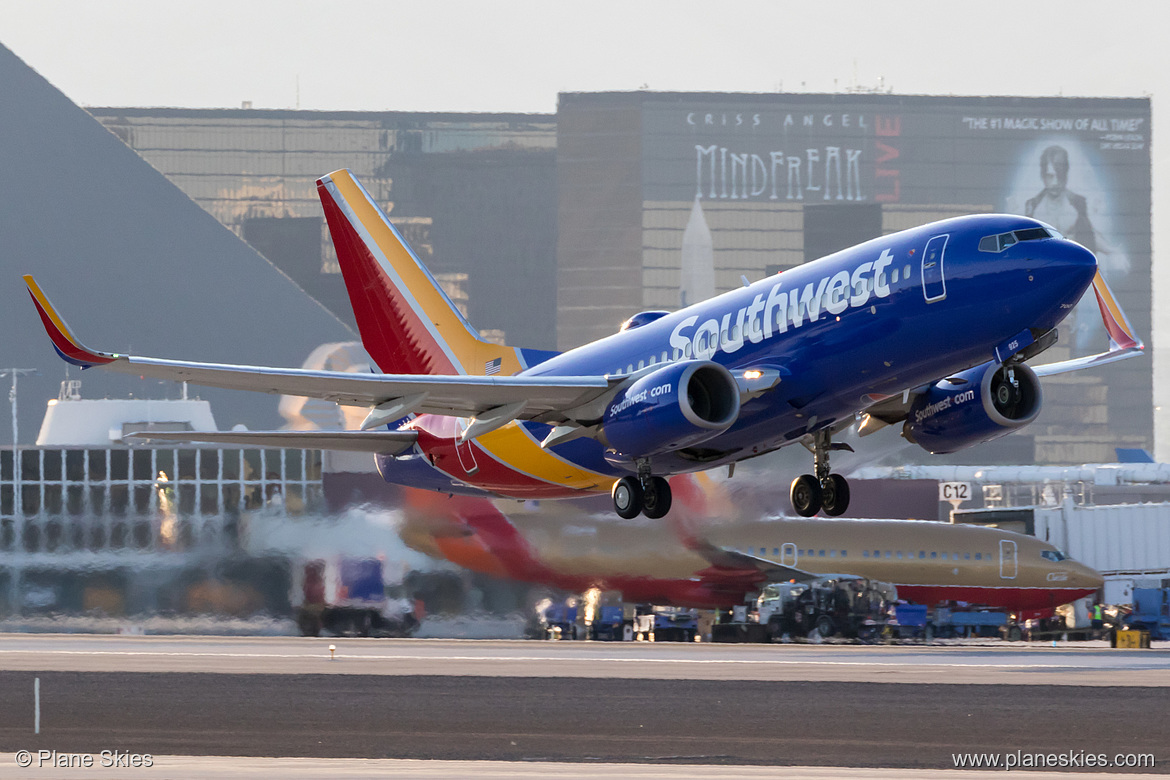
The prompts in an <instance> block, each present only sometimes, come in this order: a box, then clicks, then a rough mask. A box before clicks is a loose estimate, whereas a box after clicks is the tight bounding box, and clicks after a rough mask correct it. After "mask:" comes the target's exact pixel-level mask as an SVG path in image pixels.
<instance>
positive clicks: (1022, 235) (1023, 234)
mask: <svg viewBox="0 0 1170 780" xmlns="http://www.w3.org/2000/svg"><path fill="white" fill-rule="evenodd" d="M1051 237H1052V236H1050V235H1049V234H1048V231H1047V230H1045V229H1044V228H1028V229H1027V230H1017V231H1016V239H1017V240H1019V241H1039V240H1040V239H1042V238H1051Z"/></svg>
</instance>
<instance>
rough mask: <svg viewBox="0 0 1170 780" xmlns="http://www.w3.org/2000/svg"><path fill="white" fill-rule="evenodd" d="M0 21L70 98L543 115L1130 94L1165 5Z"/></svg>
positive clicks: (486, 6) (1139, 90)
mask: <svg viewBox="0 0 1170 780" xmlns="http://www.w3.org/2000/svg"><path fill="white" fill-rule="evenodd" d="M0 20H2V23H0V42H2V43H3V44H4V45H5V46H8V47H9V48H11V49H12V50H13V51H15V52H16V54H18V55H19V56H20V57H22V58H23V59H24V60H25V61H26V62H27V63H29V64H30V65H31V66H32V67H34V68H36V69H37V70H38V71H40V73H41V74H42V75H44V76H45V77H47V78H48V79H49V80H50V81H51V82H53V83H54V84H55V85H56V86H58V87H59V88H61V89H62V90H63V91H64V92H65V93H66V94H67V95H68V96H69V97H71V98H72V99H73V100H74V101H76V102H78V103H80V104H82V105H136V106H137V105H143V106H192V107H233V106H239V105H240V103H241V101H244V100H251V101H252V102H253V105H254V106H256V107H257V108H291V107H296V106H297V105H298V104H299V106H300V107H301V108H311V109H361V110H377V109H390V110H415V111H543V112H552V111H554V110H555V108H556V96H557V93H558V92H563V91H596V90H631V89H638V88H639V87H641V86H642V85H648V87H649V88H650V89H653V90H678V91H708V90H710V91H749V92H772V91H777V90H781V89H782V90H786V91H833V90H834V89H844V88H846V87H849V86H852V85H854V84H861V85H864V86H875V85H877V84H878V81H879V79H884V84H885V85H887V86H892V87H893V88H894V90H896V91H897V92H900V93H944V94H974V95H982V94H1020V95H1055V94H1063V95H1091V96H1136V95H1142V94H1147V93H1153V92H1156V91H1157V88H1158V86H1159V84H1160V82H1161V81H1163V80H1165V79H1166V78H1167V75H1166V71H1167V69H1166V68H1165V67H1164V66H1165V65H1166V63H1167V60H1168V57H1167V54H1166V44H1165V43H1164V32H1165V29H1166V22H1167V21H1168V20H1170V6H1168V5H1167V4H1166V3H1163V2H1130V3H1124V4H1116V5H1108V4H1102V3H1100V2H1081V1H1079V0H1061V1H1060V2H1027V0H1024V1H1023V2H1020V1H1019V0H1016V1H1015V2H987V1H986V0H984V1H983V2H978V3H974V2H962V3H959V2H945V1H944V0H932V1H931V2H834V1H833V0H805V2H800V3H794V2H781V0H772V1H771V2H734V0H721V1H719V2H716V1H715V0H708V2H693V1H690V0H671V1H670V2H658V1H654V2H636V1H635V0H624V1H623V2H607V1H606V0H601V1H600V2H589V3H580V2H577V3H571V2H555V1H554V0H518V1H516V2H486V1H481V2H467V1H465V0H459V1H458V2H442V1H441V0H440V1H438V2H436V1H435V0H423V1H421V2H419V1H416V2H410V3H406V2H388V1H386V0H383V1H382V2H369V1H365V2H363V1H360V0H330V1H329V2H325V1H324V0H321V1H319V2H305V1H304V0H228V1H225V0H199V1H198V2H193V1H192V0H164V1H163V2H159V0H36V2H30V1H29V0H0ZM298 83H299V94H298Z"/></svg>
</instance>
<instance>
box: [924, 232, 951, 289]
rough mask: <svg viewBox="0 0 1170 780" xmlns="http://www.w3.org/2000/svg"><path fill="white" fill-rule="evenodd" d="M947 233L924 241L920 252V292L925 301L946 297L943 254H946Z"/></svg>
mask: <svg viewBox="0 0 1170 780" xmlns="http://www.w3.org/2000/svg"><path fill="white" fill-rule="evenodd" d="M949 237H950V236H949V235H942V236H935V237H934V238H932V239H930V240H929V241H927V242H926V249H925V250H924V251H923V252H922V294H923V295H924V296H925V297H926V302H927V303H935V302H936V301H941V300H942V299H943V298H946V297H947V282H946V278H945V277H944V276H943V255H944V254H946V248H947V239H948V238H949Z"/></svg>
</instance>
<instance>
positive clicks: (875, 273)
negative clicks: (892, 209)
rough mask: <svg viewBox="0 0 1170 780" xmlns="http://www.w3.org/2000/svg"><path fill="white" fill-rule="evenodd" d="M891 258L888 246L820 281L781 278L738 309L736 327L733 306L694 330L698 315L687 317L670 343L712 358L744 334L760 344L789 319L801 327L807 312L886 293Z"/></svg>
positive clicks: (812, 315)
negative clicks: (786, 282) (788, 284)
mask: <svg viewBox="0 0 1170 780" xmlns="http://www.w3.org/2000/svg"><path fill="white" fill-rule="evenodd" d="M893 262H894V257H893V255H892V254H891V252H890V250H889V249H885V250H883V251H882V253H881V256H880V257H878V259H877V260H876V261H874V262H865V263H861V264H860V265H858V266H857V267H856V268H854V269H853V270H852V271H849V270H848V269H846V270H842V271H838V272H837V273H835V274H833V275H832V276H825V277H823V278H822V279H821V280H820V282H819V283H816V284H814V283H812V282H810V283H809V284H807V285H805V287H804V289H803V290H800V289H799V288H795V289H793V290H792V291H791V292H789V291H786V290H781V289H780V288H781V286H782V283H781V282H777V283H776V285H775V286H773V287H772V290H771V292H769V293H768V297H767V298H766V299H765V298H764V294H763V293H760V294H759V295H757V296H756V297H755V299H754V300H753V301H752V302H751V304H750V305H748V306H744V307H741V308H740V309H739V311H738V312H735V315H734V316H735V326H734V327H732V326H731V319H732V313H731V312H728V313H727V314H724V315H723V321H722V323H720V322H719V320H716V319H709V320H706V321H705V322H703V323H702V324H701V325H699V326H698V327H696V328H694V330H693V331H691V330H690V329H691V327H692V326H694V325H695V323H696V322H698V319H699V318H698V317H694V316H692V317H687V318H686V319H684V320H683V321H682V322H680V323H679V324H678V325H676V326H675V328H674V331H673V332H672V333H671V334H670V346H671V348H672V349H674V350H675V351H676V354H678V355H681V356H682V357H685V358H692V357H693V358H695V359H697V360H709V359H711V358H712V357H713V356H714V355H715V354H716V353H717V352H719V351H720V350H722V351H723V352H726V353H728V354H730V353H732V352H736V351H738V350H739V349H740V348H741V347H743V345H744V340H745V339H746V340H747V341H750V342H751V343H752V344H759V343H760V342H761V341H763V340H765V339H770V338H772V337H773V336H774V335H775V334H779V333H784V332H785V331H787V330H788V327H789V324H790V323H791V326H792V327H794V328H799V327H800V326H802V325H803V324H804V322H805V316H806V315H807V317H808V321H809V322H816V321H817V320H818V319H820V316H821V314H822V313H824V312H827V313H828V314H830V315H838V314H841V313H842V312H844V311H845V310H846V309H853V308H859V307H861V306H865V305H866V304H867V303H869V300H870V296H871V295H872V296H875V297H877V298H887V297H889V295H890V286H889V284H888V283H887V282H886V276H885V270H886V268H887V267H889V266H890V265H891V264H892V263H893Z"/></svg>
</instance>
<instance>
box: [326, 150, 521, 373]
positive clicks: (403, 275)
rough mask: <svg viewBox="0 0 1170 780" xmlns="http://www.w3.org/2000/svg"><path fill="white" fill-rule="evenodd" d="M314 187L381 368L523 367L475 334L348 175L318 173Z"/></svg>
mask: <svg viewBox="0 0 1170 780" xmlns="http://www.w3.org/2000/svg"><path fill="white" fill-rule="evenodd" d="M317 194H318V195H319V196H320V197H321V205H322V206H323V207H324V209H325V219H326V221H327V222H328V224H329V233H330V235H331V236H332V238H333V246H334V247H335V248H336V249H337V260H338V262H339V264H340V265H341V272H342V275H343V276H344V277H345V286H346V289H347V290H348V292H349V300H350V304H351V305H352V306H353V312H354V315H355V316H356V318H357V324H358V329H359V331H360V332H361V337H362V344H363V345H364V346H365V348H366V351H367V352H369V353H370V357H372V358H373V359H374V362H375V363H377V364H378V367H379V368H380V369H381V370H382V371H383V372H385V373H388V374H468V375H472V376H476V375H478V376H483V375H488V374H500V375H503V376H507V375H510V374H514V373H516V372H518V371H520V370H521V369H522V368H524V367H525V366H524V365H523V356H522V355H521V353H520V350H517V349H513V348H511V347H503V346H500V345H498V344H492V343H490V342H486V341H484V340H483V339H481V338H480V337H479V334H478V333H477V332H476V331H475V329H474V328H472V327H471V324H470V323H468V322H467V320H466V319H464V317H463V315H462V314H461V313H460V312H459V310H458V309H457V308H455V305H454V304H453V303H452V302H451V299H450V298H448V297H447V295H446V294H445V293H444V292H443V290H442V288H441V287H439V284H438V282H436V281H435V278H434V277H433V276H431V274H430V272H429V271H427V269H426V267H425V266H424V265H423V264H422V263H421V262H420V261H419V259H418V257H417V256H416V255H415V254H414V252H413V251H412V250H411V248H410V246H409V245H408V244H407V243H406V240H405V239H404V238H403V237H402V234H401V233H399V232H398V229H397V228H396V227H394V225H393V224H392V223H391V222H390V219H389V217H387V216H386V214H385V212H383V211H382V209H381V208H379V207H378V204H377V203H375V202H374V199H373V198H372V197H371V196H370V194H369V193H368V192H367V191H366V189H365V188H364V187H362V185H361V184H360V183H359V182H358V180H357V179H355V178H354V177H353V174H351V173H350V172H349V171H348V170H340V171H334V172H333V173H330V174H329V175H327V176H323V177H321V178H320V179H318V180H317Z"/></svg>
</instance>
